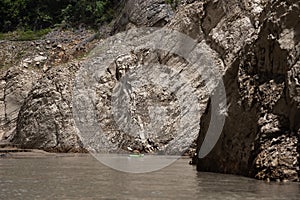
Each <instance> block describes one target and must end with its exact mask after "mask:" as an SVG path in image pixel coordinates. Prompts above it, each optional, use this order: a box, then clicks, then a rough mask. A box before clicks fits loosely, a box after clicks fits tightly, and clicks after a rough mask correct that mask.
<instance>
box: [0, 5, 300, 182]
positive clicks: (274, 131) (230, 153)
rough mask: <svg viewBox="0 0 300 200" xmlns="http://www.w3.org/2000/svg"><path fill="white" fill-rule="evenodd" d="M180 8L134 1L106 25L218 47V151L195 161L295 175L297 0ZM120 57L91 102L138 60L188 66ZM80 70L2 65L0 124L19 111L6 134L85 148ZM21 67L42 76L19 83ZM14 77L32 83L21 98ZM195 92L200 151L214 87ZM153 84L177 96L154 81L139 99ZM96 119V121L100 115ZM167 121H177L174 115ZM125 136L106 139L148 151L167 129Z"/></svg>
mask: <svg viewBox="0 0 300 200" xmlns="http://www.w3.org/2000/svg"><path fill="white" fill-rule="evenodd" d="M176 6H177V7H176V8H175V6H174V5H170V4H167V3H166V2H165V1H160V0H150V1H140V0H132V1H131V0H130V1H128V2H127V3H126V5H125V8H124V11H123V12H122V13H121V14H120V16H119V18H118V19H117V20H116V23H115V24H114V26H113V29H112V33H117V32H119V31H123V30H128V29H130V28H132V27H143V26H155V27H165V28H169V29H174V30H177V31H179V32H181V33H184V34H186V35H187V36H189V37H191V38H193V39H195V41H197V42H198V43H203V44H205V45H206V46H207V50H208V51H209V52H211V54H212V55H214V56H213V58H214V61H215V63H216V65H217V66H218V68H219V70H220V73H221V74H222V79H223V82H224V85H225V89H226V96H227V105H226V108H227V109H226V113H225V114H226V120H225V125H224V127H223V129H222V133H221V137H220V138H219V140H218V142H217V144H216V145H215V147H214V149H213V150H212V151H211V152H210V153H209V154H208V156H206V157H205V158H201V159H200V158H198V157H197V156H196V157H195V158H194V161H195V162H196V164H197V169H198V170H204V171H213V172H222V173H234V174H242V175H246V176H251V177H255V178H258V179H266V180H282V181H283V180H291V181H299V176H300V174H299V173H300V171H299V163H300V142H299V139H300V136H299V135H300V85H299V78H300V71H299V70H300V60H299V56H300V43H299V40H300V5H299V1H297V0H283V1H281V0H242V1H238V0H229V1H224V0H207V1H180V3H179V4H178V5H176ZM120 56H121V57H119V58H118V59H119V60H120V59H121V58H124V59H121V60H120V63H119V64H120V66H119V67H118V62H116V64H115V66H110V67H113V69H115V71H113V70H111V71H110V72H107V75H108V76H110V79H108V80H107V81H104V82H103V81H102V82H101V81H100V82H99V83H97V87H98V89H99V94H100V96H99V99H100V100H99V102H98V103H96V104H95V106H96V110H98V111H99V112H102V111H101V109H106V107H107V105H108V104H107V105H106V104H105V101H104V104H103V102H101V98H102V97H101V94H102V93H103V91H104V94H103V95H109V94H110V93H109V91H110V90H111V87H112V85H114V84H116V83H117V82H118V81H119V79H120V78H121V77H122V76H124V74H126V73H128V70H126V69H127V68H128V69H131V68H134V67H135V66H139V65H140V64H141V62H144V61H145V62H146V61H147V62H150V61H151V62H154V63H155V62H158V63H160V64H166V65H168V66H174V68H182V69H184V68H186V67H188V65H186V63H185V61H184V60H182V59H181V58H179V57H178V56H174V55H169V54H166V52H161V51H157V52H151V51H150V52H149V51H147V50H144V51H136V52H131V53H128V55H120ZM118 59H117V58H116V61H117V60H118ZM122 66H123V68H124V66H125V68H124V69H123V68H122ZM126 67H127V68H126ZM79 68H80V67H79V66H78V65H75V64H68V65H62V66H57V67H56V68H55V69H50V70H45V72H43V71H39V72H38V73H37V72H34V71H32V72H31V71H30V70H27V69H25V70H24V69H17V70H16V72H13V73H12V71H5V73H4V75H3V78H2V80H3V81H2V83H1V88H3V89H2V90H3V95H2V96H3V97H2V99H1V100H2V104H1V105H2V107H3V109H2V110H4V111H3V112H2V113H3V114H2V115H3V116H2V117H1V119H3V120H1V123H2V124H5V120H7V119H14V120H15V119H16V116H17V114H18V120H17V123H9V124H11V125H10V126H7V127H8V128H7V129H5V127H4V125H2V127H4V128H3V133H5V134H6V135H7V136H6V137H9V136H8V135H10V134H8V133H9V131H10V130H12V131H13V130H14V128H15V124H16V125H17V126H16V127H17V129H16V133H15V134H12V135H11V136H10V137H12V138H13V139H12V141H13V142H15V143H20V144H22V145H23V146H24V147H30V148H42V149H46V150H56V151H63V152H65V151H81V150H83V149H84V148H83V145H82V143H81V141H80V138H78V136H77V135H76V132H77V129H76V128H75V124H74V120H73V116H72V104H71V99H72V88H73V83H74V82H73V81H74V80H73V79H74V74H75V73H76V72H77V70H78V69H79ZM109 69H110V68H109ZM10 70H13V69H12V68H11V69H10ZM20 70H21V72H20ZM20 73H22V74H25V75H26V76H27V74H28V77H29V78H30V79H31V80H32V82H35V80H37V77H39V76H41V78H39V79H38V81H37V83H36V84H35V86H34V87H32V84H31V83H26V84H25V83H23V82H20V83H19V82H18V84H17V83H15V82H14V80H15V79H14V78H13V77H17V76H18V74H20ZM38 74H41V75H38ZM141 78H142V77H141ZM10 85H13V86H14V87H16V88H18V87H19V88H20V87H22V88H28V89H25V90H23V91H26V90H27V91H29V93H28V92H25V93H28V96H27V97H26V99H25V100H24V97H22V98H21V97H20V96H24V95H25V96H26V94H24V95H20V94H21V92H18V90H13V92H10V90H9V89H7V88H10ZM214 85H215V86H216V85H217V84H214ZM195 91H202V92H199V94H197V95H198V96H199V97H200V96H201V97H202V101H201V104H200V107H201V109H200V110H199V113H200V114H201V119H200V127H198V128H197V131H198V129H200V130H199V135H198V139H197V145H198V149H197V150H198V151H199V150H200V149H201V146H202V145H203V141H204V138H205V136H206V131H207V129H208V126H209V124H210V121H211V119H210V118H211V116H212V111H211V110H212V107H211V105H210V103H209V102H210V100H209V95H210V94H208V93H207V92H206V90H204V86H201V87H198V90H195ZM101 92H102V93H101ZM110 92H111V91H110ZM154 92H158V96H157V98H158V99H159V98H162V99H165V103H166V102H169V103H170V102H173V103H174V102H176V98H174V97H173V96H172V94H169V93H168V92H166V91H164V90H163V88H155V89H154V91H152V90H151V89H149V88H144V90H143V91H140V92H139V94H137V96H135V97H134V98H135V99H136V100H137V102H139V103H140V104H141V105H140V106H141V107H140V108H142V107H143V102H146V100H147V99H152V96H151V95H152V94H153V93H154ZM10 95H11V97H13V99H14V100H16V102H14V101H11V100H10V101H9V103H10V104H8V103H7V102H8V101H7V99H8V98H9V97H10ZM19 97H20V98H19ZM131 97H132V98H133V96H131ZM103 98H104V99H105V98H106V97H103ZM162 101H163V100H162ZM162 101H160V103H161V102H162ZM15 105H17V107H16V109H14V106H15ZM21 105H22V107H21V109H20V106H21ZM174 108H175V110H176V107H174ZM9 110H11V111H12V110H15V111H14V112H11V111H9ZM19 110H20V111H19ZM107 110H109V109H107ZM107 110H104V111H103V112H108V111H107ZM135 111H138V112H140V113H142V115H141V116H142V118H141V119H140V120H141V121H143V122H145V121H147V116H146V115H145V116H144V115H143V113H147V112H148V111H147V112H146V111H145V110H144V111H143V110H135ZM173 111H174V110H173ZM204 111H205V112H204ZM174 112H175V111H174ZM175 113H176V112H175ZM143 116H144V117H145V118H144V119H143ZM100 118H101V117H100ZM100 118H99V120H100V121H102V120H105V119H102V120H101V119H100ZM172 120H173V121H174V120H175V121H176V116H175V118H173V119H172ZM172 120H171V121H170V122H172ZM108 125H111V124H109V123H108ZM170 127H171V126H170ZM170 127H167V128H170ZM166 131H170V130H169V129H166ZM125 135H126V134H123V133H121V134H115V133H112V134H111V136H109V137H110V138H111V139H112V140H118V139H120V138H122V139H123V140H124V141H125V142H124V143H123V144H122V145H123V149H125V148H128V147H129V149H133V148H136V149H139V150H140V151H146V152H149V151H158V150H160V147H161V146H163V145H165V144H164V142H165V143H166V144H168V142H169V141H170V140H172V137H173V136H172V135H169V136H170V137H168V138H163V139H161V140H152V139H151V140H148V141H147V142H141V141H140V140H137V138H130V137H126V136H125ZM139 139H141V138H139ZM193 139H196V138H193ZM132 141H134V142H132Z"/></svg>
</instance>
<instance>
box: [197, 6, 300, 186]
mask: <svg viewBox="0 0 300 200" xmlns="http://www.w3.org/2000/svg"><path fill="white" fill-rule="evenodd" d="M241 13H244V14H245V15H248V14H247V12H241ZM241 13H239V14H238V16H240V15H241ZM299 14H300V10H299V2H298V1H272V2H268V3H267V4H265V6H264V9H263V11H262V12H261V14H259V15H254V16H251V15H249V19H252V22H254V24H253V27H254V28H255V31H253V33H254V34H253V37H254V38H255V40H250V41H249V43H248V44H246V45H244V46H241V45H238V46H239V47H242V48H241V50H240V51H239V54H238V55H236V54H235V55H234V56H233V58H234V62H232V64H230V65H228V64H227V66H228V67H229V69H228V70H227V71H226V73H225V75H224V78H223V80H224V83H225V85H226V91H227V99H228V100H229V103H230V105H231V106H230V107H229V110H228V117H227V119H226V122H225V126H224V128H223V132H222V135H221V138H220V139H219V142H218V143H217V145H216V146H215V148H214V150H213V151H212V152H211V153H210V154H209V155H208V156H207V157H205V158H203V159H198V161H197V169H198V170H205V171H216V172H225V173H234V174H243V175H247V176H253V177H256V178H258V179H267V180H292V181H297V180H299V174H298V173H299V148H298V146H299V125H300V124H299V108H298V107H297V104H298V103H297V99H298V98H299V97H298V92H297V89H296V88H297V87H298V86H297V83H296V82H297V76H298V75H299V71H298V68H297V63H296V62H297V60H299V37H298V35H299V23H300V18H299ZM223 18H224V17H223ZM227 18H228V17H227V16H226V17H225V20H226V19H227ZM253 19H256V20H259V21H257V22H255V21H253ZM222 21H224V19H222V20H221V22H219V24H220V23H221V24H222ZM235 22H236V21H235ZM258 22H259V23H258ZM219 24H218V25H217V26H216V27H218V26H219ZM233 27H234V26H233ZM230 29H232V27H231V28H230ZM248 30H249V29H248ZM215 33H217V34H218V35H220V33H222V32H220V31H215ZM210 34H211V32H210ZM245 39H246V38H245ZM212 40H213V43H214V44H216V45H217V47H221V52H222V51H223V50H224V49H225V50H226V47H225V48H224V45H222V43H220V42H218V40H217V41H216V40H215V38H214V37H212ZM235 41H236V40H235V39H233V42H232V44H233V45H234V44H237V43H236V42H235ZM230 50H231V51H232V50H234V47H231V48H230ZM219 52H220V50H219ZM236 52H238V51H236ZM228 55H230V53H229V52H228V53H226V54H225V62H226V57H228ZM229 57H230V56H229ZM231 57H232V56H231ZM227 63H230V62H227ZM209 118H210V117H209V113H207V115H204V116H203V117H202V119H201V132H200V136H199V148H200V146H201V141H202V140H203V137H204V135H205V130H206V129H207V126H208V124H209Z"/></svg>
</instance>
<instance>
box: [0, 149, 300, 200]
mask: <svg viewBox="0 0 300 200" xmlns="http://www.w3.org/2000/svg"><path fill="white" fill-rule="evenodd" d="M188 162H189V160H188V159H179V160H177V161H176V162H174V163H173V164H171V165H170V166H168V167H166V168H164V169H161V170H158V171H155V172H150V173H142V174H132V173H124V172H119V171H116V170H113V169H111V168H109V167H107V166H105V165H103V164H101V163H100V162H99V161H97V160H96V159H95V158H94V157H93V156H91V155H89V154H85V155H65V156H53V157H44V158H43V157H39V158H38V157H36V158H34V157H24V158H22V157H18V158H4V159H0V199H1V200H2V199H3V200H4V199H5V200H6V199H7V200H10V199H186V200H187V199H205V200H206V199H222V200H223V199H243V200H246V199H270V200H271V199H272V200H273V199H300V184H299V183H267V182H264V181H258V180H254V179H250V178H245V177H241V176H234V175H224V174H215V173H205V172H197V171H196V170H195V167H194V166H190V165H188Z"/></svg>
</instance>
